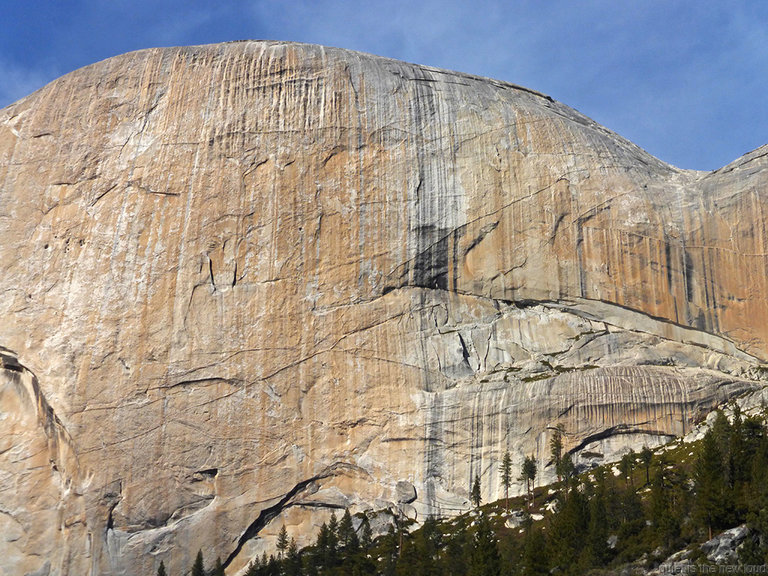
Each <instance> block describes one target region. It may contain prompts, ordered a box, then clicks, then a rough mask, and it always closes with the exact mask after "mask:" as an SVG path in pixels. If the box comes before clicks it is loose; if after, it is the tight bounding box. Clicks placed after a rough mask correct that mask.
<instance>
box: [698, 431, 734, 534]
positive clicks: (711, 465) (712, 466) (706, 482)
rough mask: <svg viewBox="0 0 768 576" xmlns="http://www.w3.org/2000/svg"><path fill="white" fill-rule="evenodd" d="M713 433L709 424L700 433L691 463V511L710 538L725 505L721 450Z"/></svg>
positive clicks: (723, 513)
mask: <svg viewBox="0 0 768 576" xmlns="http://www.w3.org/2000/svg"><path fill="white" fill-rule="evenodd" d="M715 422H716V423H717V420H716V421H715ZM716 434H717V432H716V431H714V426H713V428H712V429H710V430H708V431H707V433H706V434H705V435H704V439H703V440H702V442H701V446H700V448H699V454H698V457H697V459H696V463H695V467H694V481H695V483H696V503H695V509H694V513H695V516H696V518H697V519H698V521H699V523H700V524H701V525H702V526H703V527H705V528H706V529H707V532H708V534H709V539H711V538H712V530H713V529H714V528H718V527H720V525H721V524H722V522H723V520H724V519H725V516H726V513H727V506H728V498H727V493H726V484H725V469H724V466H723V454H722V452H721V451H720V446H719V445H718V438H717V436H716Z"/></svg>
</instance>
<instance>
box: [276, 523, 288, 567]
mask: <svg viewBox="0 0 768 576" xmlns="http://www.w3.org/2000/svg"><path fill="white" fill-rule="evenodd" d="M288 544H289V540H288V530H287V529H286V528H285V524H283V525H282V527H281V528H280V532H279V533H278V535H277V544H275V547H276V548H277V558H278V559H282V557H283V556H284V555H285V551H286V550H288Z"/></svg>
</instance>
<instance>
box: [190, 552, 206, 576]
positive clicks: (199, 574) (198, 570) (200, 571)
mask: <svg viewBox="0 0 768 576" xmlns="http://www.w3.org/2000/svg"><path fill="white" fill-rule="evenodd" d="M191 575H192V576H206V575H205V565H204V564H203V551H202V550H198V551H197V557H196V558H195V563H194V564H192V572H191Z"/></svg>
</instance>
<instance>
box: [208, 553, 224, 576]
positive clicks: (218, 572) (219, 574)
mask: <svg viewBox="0 0 768 576" xmlns="http://www.w3.org/2000/svg"><path fill="white" fill-rule="evenodd" d="M211 576H226V574H225V573H224V566H223V565H222V564H221V557H219V556H217V557H216V564H214V566H213V572H211Z"/></svg>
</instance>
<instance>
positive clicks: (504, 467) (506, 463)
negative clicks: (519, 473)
mask: <svg viewBox="0 0 768 576" xmlns="http://www.w3.org/2000/svg"><path fill="white" fill-rule="evenodd" d="M499 472H500V473H501V485H502V486H504V498H505V500H506V509H507V511H509V487H510V485H511V484H512V456H510V455H509V450H507V451H506V452H505V453H504V459H503V460H502V461H501V467H500V468H499Z"/></svg>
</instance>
